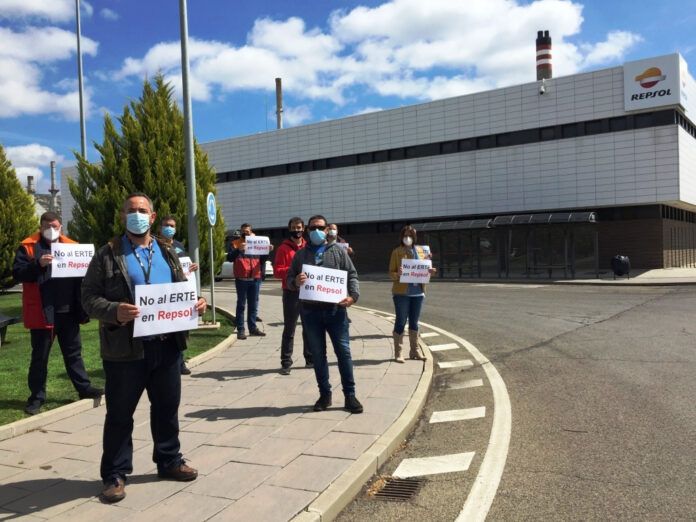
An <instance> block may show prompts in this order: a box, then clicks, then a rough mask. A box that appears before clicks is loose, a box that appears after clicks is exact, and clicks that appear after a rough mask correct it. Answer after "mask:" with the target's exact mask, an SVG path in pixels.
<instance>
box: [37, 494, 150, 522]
mask: <svg viewBox="0 0 696 522" xmlns="http://www.w3.org/2000/svg"><path fill="white" fill-rule="evenodd" d="M137 515H138V513H137V512H136V511H133V510H131V509H127V508H125V507H123V506H122V505H120V504H104V503H102V502H100V501H99V500H97V499H92V500H90V501H88V502H83V503H82V504H80V505H79V506H77V507H75V508H72V509H70V510H68V511H65V512H63V513H61V514H60V515H58V516H57V517H55V518H51V522H77V521H81V520H85V521H88V520H89V521H92V520H98V521H99V522H112V521H113V522H117V521H121V520H126V519H129V518H131V517H134V516H137Z"/></svg>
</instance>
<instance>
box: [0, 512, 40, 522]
mask: <svg viewBox="0 0 696 522" xmlns="http://www.w3.org/2000/svg"><path fill="white" fill-rule="evenodd" d="M0 520H21V521H22V522H35V521H38V522H43V521H44V520H46V519H45V518H39V517H35V516H32V515H19V514H18V513H15V512H12V511H5V510H4V509H0Z"/></svg>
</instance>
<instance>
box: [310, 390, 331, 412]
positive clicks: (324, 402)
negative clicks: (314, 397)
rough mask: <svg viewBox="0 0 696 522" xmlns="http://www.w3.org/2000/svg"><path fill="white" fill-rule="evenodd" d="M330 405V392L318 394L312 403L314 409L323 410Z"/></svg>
mask: <svg viewBox="0 0 696 522" xmlns="http://www.w3.org/2000/svg"><path fill="white" fill-rule="evenodd" d="M329 406H331V394H330V393H323V394H321V395H320V396H319V400H318V401H317V402H315V403H314V411H324V410H325V409H326V408H328V407H329Z"/></svg>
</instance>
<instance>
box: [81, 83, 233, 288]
mask: <svg viewBox="0 0 696 522" xmlns="http://www.w3.org/2000/svg"><path fill="white" fill-rule="evenodd" d="M118 124H119V129H117V128H116V125H115V124H114V121H113V120H112V119H111V118H110V117H109V115H108V114H107V115H106V116H105V118H104V140H103V142H102V143H101V145H99V144H96V145H95V147H96V149H97V151H98V152H99V154H100V156H101V162H99V163H90V162H88V161H86V160H85V159H84V158H82V157H81V156H80V155H79V154H76V157H77V161H78V164H77V170H78V175H77V178H76V179H74V180H69V185H70V193H71V194H72V196H73V198H74V199H75V206H74V208H73V216H72V221H71V222H70V225H69V230H70V234H71V235H72V236H73V237H75V238H76V239H78V240H80V241H82V242H87V243H94V244H95V245H96V246H97V247H98V246H100V245H103V244H105V243H106V242H107V241H108V240H109V239H111V238H112V237H113V236H114V235H116V234H120V233H123V225H122V224H121V218H120V215H119V212H120V209H121V205H122V204H123V200H124V198H125V197H126V196H127V195H128V194H129V193H132V192H144V193H145V194H147V195H148V196H150V197H151V198H152V201H153V205H154V207H155V211H156V212H157V215H158V216H159V217H163V216H166V215H168V214H171V215H174V216H176V222H177V234H176V237H177V238H179V239H180V240H183V241H184V243H185V244H187V236H188V223H187V221H188V220H187V200H186V170H185V152H184V137H183V136H184V134H183V132H184V131H183V129H184V118H183V115H182V113H181V111H180V110H179V107H178V106H177V104H176V102H175V101H174V99H173V96H172V88H171V86H170V85H168V84H167V83H165V81H164V78H163V77H162V76H161V75H157V76H156V77H155V79H154V82H152V84H151V83H150V82H149V81H148V80H145V82H144V84H143V92H142V95H141V97H140V99H138V100H136V101H132V102H130V103H129V104H128V105H126V106H125V107H124V109H123V113H122V115H121V117H120V118H118ZM194 149H195V166H196V202H197V209H198V216H197V218H198V237H199V241H200V250H199V257H200V264H201V268H200V270H201V276H202V278H203V280H204V281H206V282H207V281H208V280H209V278H210V250H209V246H208V227H209V224H208V218H207V213H206V203H205V200H206V196H207V194H208V192H213V193H215V172H214V171H213V169H212V168H211V166H210V165H209V164H208V157H207V155H206V154H205V152H203V151H202V150H201V149H200V147H198V145H197V144H195V145H194ZM159 217H158V220H157V221H156V223H155V225H154V226H153V228H155V229H157V228H158V227H159ZM153 232H156V230H153ZM213 243H214V251H215V272H216V273H217V271H218V270H219V268H220V265H221V264H222V261H223V258H224V255H225V252H224V246H225V224H224V222H223V220H222V216H221V213H220V209H219V208H218V215H217V223H216V225H215V227H214V229H213Z"/></svg>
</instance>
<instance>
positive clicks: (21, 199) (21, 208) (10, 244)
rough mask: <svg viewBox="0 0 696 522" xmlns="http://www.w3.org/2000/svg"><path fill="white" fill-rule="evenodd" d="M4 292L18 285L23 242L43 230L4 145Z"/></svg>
mask: <svg viewBox="0 0 696 522" xmlns="http://www.w3.org/2000/svg"><path fill="white" fill-rule="evenodd" d="M0 194H2V205H0V289H4V288H8V287H10V286H12V285H13V284H14V281H13V279H12V263H13V261H14V256H15V252H16V251H17V248H18V247H19V242H20V241H22V239H24V238H25V237H27V236H29V235H30V234H32V233H33V232H36V231H37V230H38V228H39V222H38V220H37V219H36V215H35V214H34V201H33V199H32V197H31V196H30V195H29V194H27V193H26V192H25V190H24V189H23V188H22V184H21V183H20V182H19V180H18V179H17V175H16V174H15V170H14V168H13V167H12V164H11V163H10V161H9V160H8V159H7V156H5V149H3V147H2V145H0Z"/></svg>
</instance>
